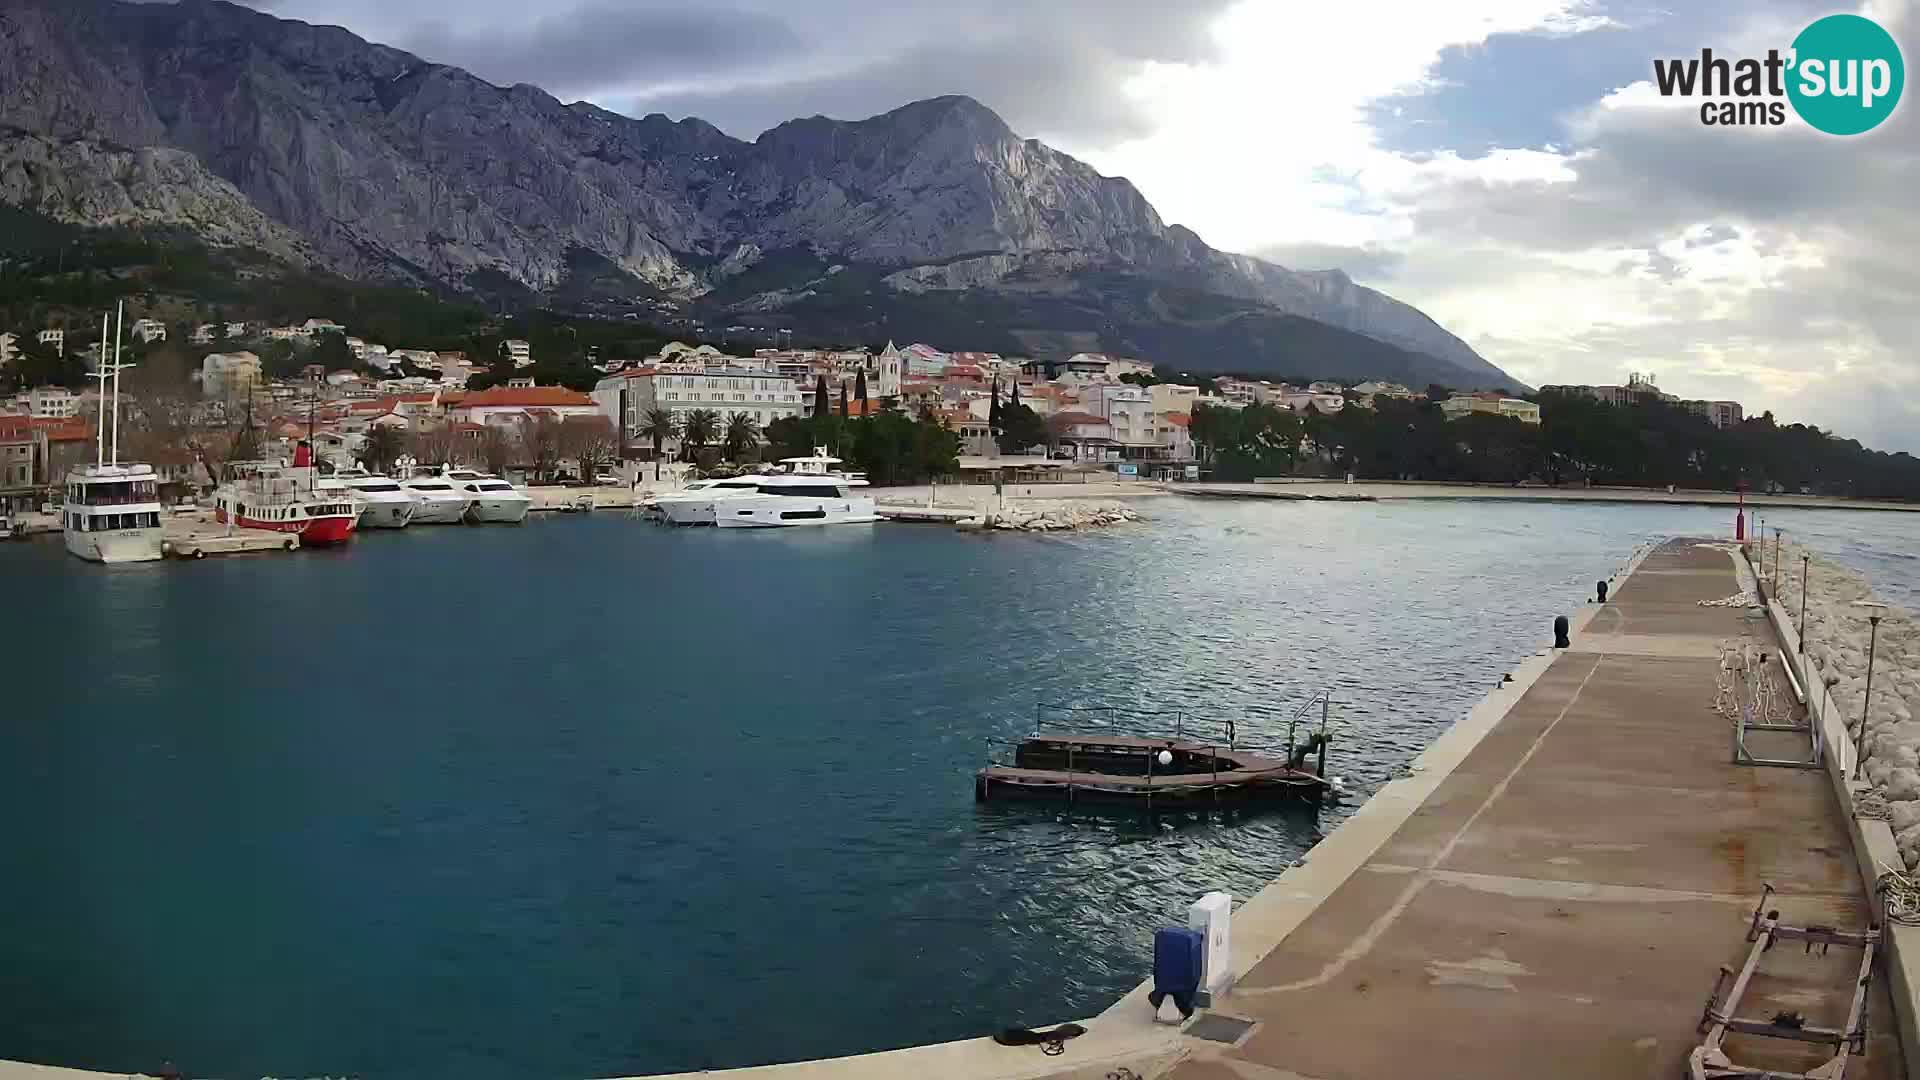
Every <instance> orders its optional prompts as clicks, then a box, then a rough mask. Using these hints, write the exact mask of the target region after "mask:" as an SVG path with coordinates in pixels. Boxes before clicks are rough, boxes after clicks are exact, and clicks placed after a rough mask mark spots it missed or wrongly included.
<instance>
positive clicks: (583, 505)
mask: <svg viewBox="0 0 1920 1080" xmlns="http://www.w3.org/2000/svg"><path fill="white" fill-rule="evenodd" d="M560 512H561V513H563V514H591V513H593V496H591V495H576V496H574V497H573V498H572V499H571V500H570V501H568V502H564V503H561V504H560Z"/></svg>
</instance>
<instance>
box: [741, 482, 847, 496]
mask: <svg viewBox="0 0 1920 1080" xmlns="http://www.w3.org/2000/svg"><path fill="white" fill-rule="evenodd" d="M760 494H762V495H788V496H807V497H810V498H815V499H838V498H840V497H841V495H840V488H839V487H838V486H837V485H835V484H762V485H760Z"/></svg>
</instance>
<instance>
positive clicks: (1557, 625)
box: [1553, 615, 1573, 649]
mask: <svg viewBox="0 0 1920 1080" xmlns="http://www.w3.org/2000/svg"><path fill="white" fill-rule="evenodd" d="M1553 647H1554V648H1556V649H1570V648H1572V647H1573V642H1571V641H1568V640H1567V617H1566V616H1565V615H1556V616H1554V617H1553Z"/></svg>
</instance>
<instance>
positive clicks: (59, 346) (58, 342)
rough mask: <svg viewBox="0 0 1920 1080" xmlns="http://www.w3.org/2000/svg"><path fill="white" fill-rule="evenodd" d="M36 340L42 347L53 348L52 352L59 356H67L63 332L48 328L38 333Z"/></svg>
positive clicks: (64, 332)
mask: <svg viewBox="0 0 1920 1080" xmlns="http://www.w3.org/2000/svg"><path fill="white" fill-rule="evenodd" d="M36 340H38V341H39V342H40V344H42V345H51V346H53V351H54V352H55V353H58V354H59V355H61V356H65V355H67V332H66V331H65V330H60V329H57V328H52V327H49V328H48V329H45V330H42V331H40V335H39V337H38V338H37V339H36Z"/></svg>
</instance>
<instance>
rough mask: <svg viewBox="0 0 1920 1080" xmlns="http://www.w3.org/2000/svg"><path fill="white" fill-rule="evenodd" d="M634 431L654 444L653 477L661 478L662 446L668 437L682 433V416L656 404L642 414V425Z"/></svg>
mask: <svg viewBox="0 0 1920 1080" xmlns="http://www.w3.org/2000/svg"><path fill="white" fill-rule="evenodd" d="M633 433H634V434H635V435H638V436H640V437H641V438H643V439H646V440H647V441H648V442H651V443H652V444H653V478H654V479H655V480H656V481H657V480H659V479H660V454H661V448H662V447H663V446H665V445H666V442H667V440H668V439H672V438H675V437H677V436H678V435H679V434H680V418H679V417H678V416H675V415H674V413H673V410H672V409H663V408H661V407H660V406H658V405H655V406H654V407H653V408H651V409H648V410H647V411H646V412H645V413H643V414H642V415H641V417H640V426H639V427H637V428H635V429H634V432H633Z"/></svg>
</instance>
